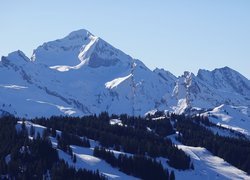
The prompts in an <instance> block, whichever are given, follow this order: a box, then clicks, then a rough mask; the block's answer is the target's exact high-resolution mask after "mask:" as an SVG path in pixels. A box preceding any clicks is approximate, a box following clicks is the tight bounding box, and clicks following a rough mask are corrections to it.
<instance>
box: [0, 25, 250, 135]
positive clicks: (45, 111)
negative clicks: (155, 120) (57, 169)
mask: <svg viewBox="0 0 250 180" xmlns="http://www.w3.org/2000/svg"><path fill="white" fill-rule="evenodd" d="M169 63H171V62H169ZM0 94H1V96H0V112H1V113H2V114H12V115H14V116H17V117H25V118H34V117H50V116H52V115H68V116H83V115H90V114H99V113H101V112H103V111H107V112H108V113H110V114H124V113H126V114H129V115H136V116H137V115H141V116H143V115H146V114H147V113H154V112H156V111H166V112H174V113H177V114H183V113H185V114H192V115H197V114H199V115H203V116H208V117H209V118H210V120H212V121H213V122H216V123H217V124H220V125H222V126H224V127H227V128H232V129H234V130H237V131H240V132H242V133H244V134H247V135H250V111H249V107H250V80H248V79H247V78H246V77H244V76H243V75H241V74H240V73H239V72H237V71H235V70H233V69H231V68H229V67H223V68H219V69H215V70H213V71H208V70H199V72H198V74H197V75H195V74H193V73H191V72H184V73H183V75H181V76H179V77H176V76H174V75H173V74H172V73H170V72H169V71H166V70H164V69H158V68H157V69H155V70H153V71H152V70H150V69H149V68H148V67H147V66H146V65H145V64H143V62H142V61H140V60H137V59H134V58H132V57H131V56H129V55H127V54H126V53H124V52H122V51H121V50H119V49H117V48H115V47H113V46H112V45H110V44H109V43H108V42H106V41H104V40H103V39H101V38H99V37H97V36H95V35H93V34H91V33H90V32H88V31H87V30H78V31H74V32H72V33H70V34H69V35H67V36H66V37H64V38H62V39H58V40H55V41H50V42H46V43H44V44H42V45H41V46H39V47H38V48H37V49H35V50H34V51H33V54H32V56H31V58H29V57H27V56H26V55H25V54H24V53H23V52H22V51H20V50H18V51H15V52H12V53H10V54H9V55H8V56H6V57H5V56H3V57H2V58H1V61H0Z"/></svg>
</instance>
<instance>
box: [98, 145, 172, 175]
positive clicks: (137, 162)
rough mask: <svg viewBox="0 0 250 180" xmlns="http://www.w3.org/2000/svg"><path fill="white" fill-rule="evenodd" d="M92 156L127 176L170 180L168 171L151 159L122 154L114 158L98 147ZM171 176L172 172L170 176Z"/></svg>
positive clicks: (108, 152) (111, 153)
mask: <svg viewBox="0 0 250 180" xmlns="http://www.w3.org/2000/svg"><path fill="white" fill-rule="evenodd" d="M94 156H96V157H99V158H101V159H104V160H105V161H106V162H107V163H109V164H110V165H111V166H113V167H118V168H119V169H120V171H122V172H124V173H126V174H128V175H133V176H135V177H138V178H141V179H145V180H147V179H148V180H151V179H157V180H161V179H162V180H167V179H170V175H169V172H168V170H165V169H164V168H163V167H162V164H161V163H159V162H157V161H156V160H153V159H152V158H148V157H145V156H139V155H135V156H127V155H124V154H120V155H119V156H118V158H116V157H115V155H114V153H113V152H110V151H107V150H106V149H105V148H100V147H95V149H94ZM173 174H174V173H173V172H172V176H173Z"/></svg>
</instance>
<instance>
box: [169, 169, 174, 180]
mask: <svg viewBox="0 0 250 180" xmlns="http://www.w3.org/2000/svg"><path fill="white" fill-rule="evenodd" d="M169 179H170V180H175V174H174V171H171V173H170V177H169Z"/></svg>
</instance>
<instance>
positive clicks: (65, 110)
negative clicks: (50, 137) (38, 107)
mask: <svg viewBox="0 0 250 180" xmlns="http://www.w3.org/2000/svg"><path fill="white" fill-rule="evenodd" d="M27 101H32V102H36V103H40V104H48V105H51V106H54V107H56V108H58V109H59V110H60V111H61V112H63V113H64V114H65V115H73V114H75V113H76V111H74V110H73V108H71V107H64V106H59V105H56V104H52V103H49V102H44V101H35V100H32V99H27Z"/></svg>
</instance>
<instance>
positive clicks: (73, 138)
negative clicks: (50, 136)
mask: <svg viewBox="0 0 250 180" xmlns="http://www.w3.org/2000/svg"><path fill="white" fill-rule="evenodd" d="M57 142H58V144H57V147H58V148H59V149H61V150H63V151H64V152H66V153H68V154H70V155H73V154H72V149H71V148H70V145H76V146H82V147H90V142H89V140H88V139H87V138H80V137H79V136H77V135H75V134H69V133H67V132H65V131H63V132H62V133H61V136H59V135H57Z"/></svg>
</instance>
